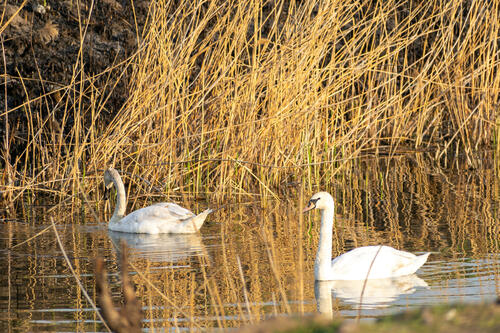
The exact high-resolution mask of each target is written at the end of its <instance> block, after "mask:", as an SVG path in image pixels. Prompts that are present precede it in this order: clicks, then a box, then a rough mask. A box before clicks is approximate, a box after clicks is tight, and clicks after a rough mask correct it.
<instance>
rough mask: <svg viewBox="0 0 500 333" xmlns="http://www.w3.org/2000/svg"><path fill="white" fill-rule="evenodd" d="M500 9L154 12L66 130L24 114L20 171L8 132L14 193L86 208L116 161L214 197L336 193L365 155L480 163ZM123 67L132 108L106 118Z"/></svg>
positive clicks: (358, 6)
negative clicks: (84, 196) (326, 187)
mask: <svg viewBox="0 0 500 333" xmlns="http://www.w3.org/2000/svg"><path fill="white" fill-rule="evenodd" d="M498 7H499V4H498V3H497V2H487V3H484V2H483V1H458V0H454V1H444V0H431V1H413V2H403V3H401V2H397V1H384V2H381V3H377V2H375V3H374V2H372V1H365V0H360V1H355V2H346V1H318V2H312V1H304V2H300V3H298V2H295V1H279V0H278V1H261V0H256V1H252V2H250V3H249V2H244V1H241V2H240V1H202V0H198V1H182V0H181V1H168V0H160V1H154V2H152V3H151V5H150V9H149V16H148V19H147V23H146V25H145V26H144V27H143V29H142V31H141V33H140V36H138V49H137V52H136V53H135V54H134V55H133V56H132V57H131V58H129V59H127V60H126V61H125V62H123V63H121V64H117V67H116V68H110V69H109V71H106V72H104V73H102V74H99V75H95V76H90V77H89V76H88V75H86V74H85V72H84V70H83V68H84V64H83V60H82V59H77V61H76V62H75V64H76V65H75V71H74V79H73V80H72V82H71V84H70V85H67V86H65V87H63V88H61V89H60V91H59V95H60V96H61V98H60V105H63V106H64V108H65V110H66V112H65V117H64V118H63V119H54V113H53V112H52V110H46V111H48V116H42V114H43V113H41V111H40V110H41V109H43V107H44V103H42V102H43V100H44V98H46V97H45V96H40V97H36V98H35V97H33V98H31V99H27V100H26V103H24V104H23V105H22V106H20V107H19V108H18V109H17V110H15V112H25V114H26V118H27V119H28V120H29V122H28V124H27V128H28V131H27V138H26V145H25V150H24V151H23V152H22V153H21V154H19V155H18V156H17V157H16V159H15V160H12V158H10V157H9V154H8V149H9V142H10V140H12V138H9V137H8V133H9V132H8V131H6V133H7V134H6V138H5V140H4V141H5V145H4V146H3V147H4V148H3V149H4V150H6V151H4V154H3V156H4V164H3V165H4V168H3V173H4V175H3V179H4V182H3V183H4V185H2V188H3V189H2V190H3V193H4V194H5V195H6V198H8V200H9V201H10V202H16V200H17V199H19V198H20V197H21V196H22V195H26V194H30V193H31V194H32V193H36V192H40V191H41V192H44V193H48V194H51V195H54V196H56V197H58V198H59V199H60V200H66V202H68V201H72V202H78V201H79V197H80V196H81V193H88V192H91V191H93V190H94V189H96V187H97V184H98V183H99V182H100V176H101V173H102V170H103V169H105V168H106V167H108V166H110V165H113V166H114V167H116V168H118V169H121V170H122V171H123V172H124V173H126V174H127V175H128V177H127V181H128V182H129V183H131V184H132V185H133V187H134V188H136V190H137V193H149V192H151V191H154V192H155V193H158V192H163V193H164V194H167V195H170V196H173V195H176V194H179V193H180V194H182V193H191V194H194V195H196V196H200V197H209V198H210V199H211V200H222V199H223V198H227V197H235V196H247V195H253V194H259V195H261V194H263V195H266V196H270V197H275V196H276V195H277V192H278V190H277V188H278V187H280V186H281V185H283V183H289V182H294V181H306V182H307V183H309V184H312V183H318V182H322V181H329V180H331V179H332V177H334V176H335V175H336V174H337V173H338V171H339V170H341V169H342V167H343V166H344V165H345V163H346V161H349V160H352V159H354V158H357V157H359V156H362V155H364V154H366V153H375V154H380V153H383V154H391V155H393V154H396V153H398V152H402V151H408V150H410V151H414V150H425V151H432V152H433V155H434V157H435V159H436V160H437V161H438V162H442V161H447V160H448V158H449V156H456V154H457V153H465V154H466V156H467V159H468V165H469V166H476V164H477V160H476V159H475V152H477V151H478V150H479V149H481V148H484V147H486V148H491V147H495V146H496V147H498V145H497V142H498V133H495V122H496V121H497V120H496V118H495V116H496V114H495V113H496V110H498V106H499V96H500V94H499V92H500V75H498V72H499V66H500V50H499V46H498V38H499V31H500V19H499V17H498V13H499V12H500V11H499V9H500V8H498ZM82 31H83V32H82V34H83V33H85V29H82ZM118 69H119V70H120V71H122V74H120V75H122V77H121V78H122V79H126V80H128V82H129V97H128V99H127V101H126V102H125V104H124V105H122V106H116V109H115V110H107V109H105V102H106V100H107V99H108V98H109V97H110V96H111V94H112V93H113V87H114V85H115V84H116V83H115V81H113V80H112V79H111V78H113V76H111V75H110V73H111V72H113V71H116V70H118ZM108 75H109V78H108V79H106V80H103V79H102V78H103V77H108ZM103 81H104V82H105V84H104V87H103V86H102V82H103ZM51 93H54V92H51ZM27 96H29V94H27ZM41 101H42V102H41ZM35 106H36V107H35ZM109 111H111V112H112V113H114V117H113V118H112V120H111V121H108V120H107V119H108V118H107V117H104V114H106V113H107V112H109ZM0 112H2V113H1V114H0V117H1V118H5V119H7V118H8V114H9V111H5V112H4V111H0ZM12 112H13V111H12ZM144 180H148V181H149V183H147V182H145V181H144ZM7 194H8V196H7ZM31 194H30V195H31Z"/></svg>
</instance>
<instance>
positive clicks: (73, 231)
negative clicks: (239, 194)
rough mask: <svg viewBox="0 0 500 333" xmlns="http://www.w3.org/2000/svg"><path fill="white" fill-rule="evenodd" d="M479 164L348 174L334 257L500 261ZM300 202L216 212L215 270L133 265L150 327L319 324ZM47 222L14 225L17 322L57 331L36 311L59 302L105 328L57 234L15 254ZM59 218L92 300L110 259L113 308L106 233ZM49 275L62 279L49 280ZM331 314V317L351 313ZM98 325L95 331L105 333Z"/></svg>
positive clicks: (404, 163) (489, 187)
mask: <svg viewBox="0 0 500 333" xmlns="http://www.w3.org/2000/svg"><path fill="white" fill-rule="evenodd" d="M478 160H480V159H479V158H478ZM482 160H483V165H482V167H480V168H477V169H470V170H467V171H461V170H464V169H465V167H464V165H466V163H467V162H466V161H464V162H461V161H457V162H455V163H454V164H453V168H452V169H450V168H441V167H439V166H438V165H436V163H435V161H434V159H433V155H432V154H427V153H420V154H417V155H410V156H406V157H393V158H385V159H368V158H367V159H362V160H356V161H353V162H352V163H351V162H350V163H348V164H346V169H345V171H343V172H342V173H340V174H339V177H338V180H337V181H336V184H335V185H334V187H332V188H328V186H327V185H325V186H324V187H325V189H327V190H329V191H330V192H331V193H334V194H335V195H334V196H335V198H336V200H337V217H336V224H335V230H334V244H333V255H334V256H336V255H338V254H341V253H343V252H345V251H346V250H348V249H350V248H351V247H353V246H363V245H373V244H386V245H391V246H394V247H397V248H400V249H405V250H407V251H412V252H413V251H434V253H433V254H432V256H431V258H430V261H434V260H446V261H448V260H453V261H455V262H458V261H459V259H460V258H463V257H466V258H484V257H485V256H486V255H488V254H490V253H499V252H500V244H499V243H498V242H499V241H498V240H499V239H500V229H499V226H498V214H497V209H498V207H497V205H498V203H497V202H498V201H497V199H498V197H497V194H496V193H497V192H496V191H497V186H498V182H497V175H496V173H495V172H494V171H493V169H492V168H493V166H492V165H489V164H488V162H487V161H489V160H490V159H489V156H485V158H484V159H482ZM457 163H458V164H457ZM461 163H464V164H461ZM301 186H303V185H301ZM310 186H314V185H313V184H311V185H310ZM322 187H323V186H322ZM298 190H299V191H297V193H295V192H293V191H291V192H290V193H287V194H286V195H281V194H280V200H272V199H268V200H266V201H265V202H262V206H263V207H265V209H264V208H262V207H261V206H259V202H256V203H254V204H253V205H241V206H240V207H238V206H236V205H230V206H228V207H226V209H223V210H220V211H217V212H216V213H215V214H214V216H213V217H212V218H211V219H209V220H208V221H207V225H205V226H204V227H203V228H202V230H201V235H202V236H204V235H210V237H207V238H204V239H203V242H204V245H205V246H206V248H207V252H208V254H209V255H210V258H211V259H210V260H211V261H210V263H208V262H207V258H206V256H205V255H200V256H199V257H196V256H195V257H189V258H186V259H183V260H182V261H180V262H177V263H175V265H174V266H173V267H170V266H171V264H169V263H166V264H165V263H161V262H155V261H153V260H148V259H147V258H143V257H139V258H135V259H131V260H130V267H131V271H132V272H130V273H131V276H130V277H131V279H133V282H134V284H135V285H136V286H137V297H138V298H139V300H140V302H141V303H142V304H143V305H144V307H145V309H144V319H145V322H144V323H143V325H144V327H145V328H151V329H152V328H158V329H160V328H165V329H171V328H176V327H179V328H183V327H187V328H193V329H196V328H210V327H239V326H242V325H245V324H247V323H250V318H249V315H251V319H252V321H254V322H259V321H262V320H264V319H266V318H268V317H270V316H273V315H274V314H295V313H313V312H315V311H316V307H315V304H314V301H313V300H314V289H313V288H314V281H313V280H314V276H313V266H314V256H315V252H316V249H317V242H318V236H319V235H318V233H319V225H318V222H317V221H318V216H317V215H316V213H313V214H311V217H305V218H304V217H303V216H301V215H300V211H301V209H300V205H302V204H304V197H307V196H308V195H309V194H310V193H309V190H307V191H305V195H301V194H300V191H302V190H303V189H300V188H299V189H298ZM139 203H140V204H142V202H139ZM28 208H29V207H28ZM26 212H30V210H27V211H26ZM44 212H45V211H44V210H41V209H39V208H37V207H35V208H34V209H33V210H32V213H33V215H32V216H31V218H30V219H29V221H30V224H28V225H26V224H22V223H14V222H9V228H10V230H11V231H10V232H11V233H12V235H13V236H12V240H11V241H10V242H11V245H12V247H11V248H12V250H11V257H10V259H9V260H11V261H12V262H11V263H10V266H9V267H10V270H11V272H15V271H16V269H17V267H18V265H25V266H23V267H25V268H24V269H25V271H23V272H27V273H25V275H26V278H24V279H22V280H21V281H20V282H16V279H11V282H10V283H11V284H12V283H20V285H19V286H17V287H16V288H14V287H12V289H11V290H12V292H13V295H12V299H18V300H24V302H20V303H21V305H23V306H25V307H26V309H28V310H26V312H23V313H22V314H20V316H22V319H23V320H20V321H21V322H22V327H23V328H25V330H28V331H29V330H34V329H33V327H34V326H35V324H33V323H31V322H30V320H29V319H30V318H29V317H31V318H33V317H35V318H40V317H41V316H44V317H41V318H42V319H46V320H49V319H51V317H49V316H48V315H46V314H40V313H37V312H36V311H35V310H36V309H39V308H41V307H42V308H48V309H50V308H51V306H53V305H52V304H53V303H56V304H60V302H62V301H60V299H64V302H66V303H65V307H70V308H74V309H77V310H78V311H76V314H75V315H74V316H73V315H71V316H70V319H72V320H75V321H76V320H84V319H96V320H97V318H95V317H94V316H95V315H94V313H93V312H89V311H85V310H84V309H85V308H87V307H88V306H87V301H86V300H85V299H84V298H83V297H81V296H80V295H81V291H80V288H79V287H77V286H75V283H74V277H73V275H72V274H70V273H68V271H67V269H66V267H67V265H66V262H65V261H64V259H63V258H61V257H59V253H60V252H59V247H58V245H57V243H55V242H54V237H53V233H50V232H43V233H40V234H39V235H38V236H37V237H35V238H33V239H31V240H29V241H28V243H25V244H22V245H19V246H17V247H13V246H14V245H16V244H18V243H21V242H22V241H24V240H25V239H27V238H30V237H29V235H36V234H38V233H39V232H40V231H43V227H40V228H39V229H36V230H34V227H36V225H37V224H38V223H40V221H42V222H43V218H44V217H43V213H44ZM97 213H98V214H100V215H99V220H101V221H105V220H106V217H105V216H104V214H103V212H102V210H101V211H98V212H97ZM51 214H53V215H56V214H57V216H58V218H57V219H56V220H57V221H58V223H57V226H58V228H59V229H58V231H59V233H60V235H63V237H61V241H62V242H63V244H64V248H65V249H66V251H67V252H68V257H69V258H70V261H71V263H72V266H73V267H74V270H75V274H76V275H77V276H78V277H79V279H80V280H81V282H82V284H83V285H84V287H85V288H86V289H87V290H89V289H91V288H92V286H93V279H92V278H91V277H89V276H87V275H86V273H88V272H92V271H93V265H92V263H91V262H90V261H87V260H85V258H94V257H96V256H97V255H101V256H105V257H106V258H108V270H109V271H110V277H109V278H110V287H111V294H112V295H113V298H114V300H115V302H116V301H117V300H118V299H119V297H117V296H116V295H118V294H119V292H118V286H119V284H118V283H117V281H116V279H117V278H116V275H114V273H116V272H118V271H119V270H118V268H117V266H116V264H114V263H115V262H116V261H117V260H116V254H115V251H114V250H113V246H112V244H111V242H110V239H109V237H108V234H107V232H105V231H103V230H102V229H100V230H97V231H95V230H93V229H91V231H86V230H85V229H82V228H84V227H80V226H79V225H78V224H79V223H77V222H76V221H83V222H84V223H83V224H85V223H90V222H91V221H93V217H92V216H90V217H89V218H87V219H85V218H82V217H81V216H75V215H74V211H73V209H72V207H71V205H60V206H59V208H58V209H55V210H53V211H52V213H51ZM73 219H74V220H73ZM301 219H303V221H302V222H301ZM218 222H220V223H218ZM90 227H91V226H89V228H90ZM25 253H27V254H30V255H29V256H28V259H27V260H26V261H25V262H23V263H21V262H19V261H16V259H15V258H17V257H16V255H19V254H25ZM47 256H48V257H47ZM238 258H239V259H240V263H241V266H240V265H238ZM492 265H495V263H493V264H492ZM496 265H497V266H495V267H493V266H492V267H491V268H490V269H491V270H492V271H493V272H496V275H495V278H496V279H497V281H498V279H499V276H500V275H499V273H500V271H499V268H500V267H498V264H496ZM240 267H241V273H240ZM424 267H425V266H424ZM477 269H478V270H480V269H481V268H477ZM12 274H14V273H12ZM463 274H464V268H463V267H460V266H459V265H458V264H457V269H456V270H454V271H450V272H448V273H446V274H443V275H442V276H441V277H440V278H442V279H444V280H447V279H450V280H451V279H454V278H458V277H461V276H462V275H463ZM477 274H478V275H479V274H481V271H478V272H477ZM53 275H59V276H61V277H59V278H48V277H47V276H53ZM23 276H24V275H23ZM242 276H243V279H242ZM443 283H446V281H445V282H443ZM41 285H43V289H41V287H40V286H41ZM497 285H498V284H497ZM245 291H246V295H247V296H246V298H245V295H244V293H245ZM75 295H77V297H75ZM55 297H57V298H58V299H57V300H55ZM302 300H306V301H307V302H304V303H302V302H301V301H302ZM333 303H334V304H333V306H334V307H335V308H334V311H335V310H339V309H343V308H344V307H345V305H341V304H339V303H338V302H333ZM12 311H13V310H12V309H11V312H12ZM31 311H32V312H31ZM55 316H59V314H56V315H55ZM60 316H63V314H60ZM68 325H69V324H68ZM74 325H80V326H79V328H80V329H81V330H82V331H85V330H90V329H91V328H89V325H92V324H84V323H82V321H80V322H79V323H78V324H74ZM99 325H100V324H96V327H95V328H92V329H93V330H99V329H101V330H102V328H101V327H100V326H99ZM61 330H62V329H61ZM65 330H69V329H65Z"/></svg>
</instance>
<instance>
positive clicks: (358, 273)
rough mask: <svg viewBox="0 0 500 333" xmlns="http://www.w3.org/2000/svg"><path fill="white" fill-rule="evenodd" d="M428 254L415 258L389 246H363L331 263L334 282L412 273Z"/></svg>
mask: <svg viewBox="0 0 500 333" xmlns="http://www.w3.org/2000/svg"><path fill="white" fill-rule="evenodd" d="M428 256H429V254H428V253H427V254H424V255H422V256H418V257H417V256H416V255H414V254H412V253H409V252H404V251H399V250H396V249H394V248H392V247H389V246H364V247H359V248H356V249H354V250H351V251H349V252H347V253H344V254H343V255H341V256H339V257H337V258H335V259H334V260H333V261H332V276H333V277H334V279H335V280H364V279H366V278H367V277H368V279H383V278H389V277H396V276H403V275H408V274H412V273H414V272H415V271H416V270H417V269H418V268H419V267H420V266H422V265H423V264H424V263H425V261H426V260H427V257H428Z"/></svg>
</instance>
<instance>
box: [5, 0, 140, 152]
mask: <svg viewBox="0 0 500 333" xmlns="http://www.w3.org/2000/svg"><path fill="white" fill-rule="evenodd" d="M131 3H132V2H131V1H123V0H97V1H92V0H80V1H78V0H64V1H59V0H27V1H24V2H23V1H20V0H17V1H16V0H9V1H7V2H2V3H1V5H0V6H1V7H0V8H1V9H0V12H1V13H2V16H1V18H2V20H1V22H2V23H1V25H0V26H1V30H0V41H1V44H2V50H1V51H2V57H1V58H0V60H1V61H0V68H1V70H0V72H1V73H2V76H1V77H0V83H1V89H2V91H1V93H0V110H2V113H3V112H4V110H10V112H9V113H8V117H7V118H8V122H9V124H10V126H9V127H10V129H9V132H11V133H10V134H11V135H10V136H11V137H12V138H13V139H12V142H11V145H10V146H11V153H13V154H14V155H15V154H16V147H18V148H21V147H22V146H24V145H23V138H26V137H27V135H24V134H25V133H26V131H27V130H28V127H27V126H26V122H27V118H28V117H27V113H28V112H29V109H36V110H37V112H35V113H38V112H40V111H41V117H42V118H43V119H45V117H47V116H48V115H49V113H52V112H53V114H52V115H51V117H50V118H52V119H53V120H55V121H56V122H57V120H60V119H61V118H62V116H63V114H62V113H63V112H67V110H68V109H71V108H72V107H71V105H70V106H69V107H68V105H65V104H66V101H68V100H69V101H70V103H71V98H64V97H65V94H71V92H69V91H67V90H68V89H64V88H67V87H69V86H72V87H73V88H76V89H82V90H83V91H84V92H85V91H86V89H88V87H89V85H90V83H89V82H90V81H92V85H93V86H94V88H95V87H96V86H97V88H99V87H105V86H107V87H108V91H106V90H103V91H102V92H103V93H104V94H103V96H108V95H109V98H108V100H107V101H106V104H105V112H104V114H113V111H114V110H116V109H117V108H119V107H120V106H121V105H122V104H123V102H124V101H125V99H126V97H127V86H126V82H127V80H126V73H125V75H123V73H122V72H123V68H124V66H123V65H121V64H120V63H122V62H123V60H125V59H127V57H128V56H130V55H131V54H133V52H134V51H135V50H136V46H137V38H138V32H137V31H136V26H137V27H138V30H139V34H140V31H141V30H142V26H143V24H144V21H145V18H146V15H147V10H148V6H149V1H144V0H137V1H134V2H133V3H134V6H135V8H134V10H133V9H132V7H131ZM134 13H135V14H134ZM136 21H137V25H136ZM82 36H83V38H82ZM82 39H83V40H82ZM81 45H83V47H81ZM80 50H81V52H80ZM109 68H114V69H113V70H111V71H107V72H106V73H105V74H104V75H100V76H98V77H97V78H94V79H91V80H89V78H92V77H93V76H94V75H96V74H101V73H103V72H104V71H105V70H107V69H109ZM82 69H83V70H82ZM5 73H6V74H7V75H5ZM120 75H123V76H122V77H121V79H120V80H118V78H119V76H120ZM82 79H83V81H84V82H85V83H84V84H83V85H81V86H79V85H78V84H77V85H74V84H73V85H72V82H73V81H72V80H74V81H76V82H80V81H82ZM117 80H118V84H117V85H116V86H114V87H113V84H110V82H112V83H114V82H116V81H117ZM106 82H108V83H107V84H106ZM110 87H113V91H112V93H110V91H109V90H110V89H111V88H110ZM74 95H75V96H79V95H80V94H79V93H75V94H74ZM40 96H45V97H43V98H39V97H40ZM87 97H89V96H87ZM95 97H100V96H95ZM28 101H31V103H29V105H28V103H27V102H28ZM73 102H75V104H76V101H73ZM79 103H82V104H84V105H80V106H79V107H78V109H80V110H81V109H85V108H86V107H85V104H87V105H88V104H89V103H90V97H89V98H84V99H83V100H80V101H79ZM28 106H29V107H28ZM49 110H50V111H49ZM72 119H73V117H68V120H67V121H68V123H66V126H67V125H71V122H72V121H73V120H72ZM48 120H50V119H48ZM1 122H2V126H0V137H2V138H4V135H5V131H6V128H8V127H6V126H4V122H5V117H2V120H1ZM48 123H53V121H52V122H50V121H49V122H48ZM67 127H68V128H70V127H71V126H67Z"/></svg>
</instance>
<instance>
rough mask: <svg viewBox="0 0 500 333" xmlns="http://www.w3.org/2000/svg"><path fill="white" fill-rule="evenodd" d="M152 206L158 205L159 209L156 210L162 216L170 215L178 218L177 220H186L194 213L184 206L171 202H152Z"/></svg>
mask: <svg viewBox="0 0 500 333" xmlns="http://www.w3.org/2000/svg"><path fill="white" fill-rule="evenodd" d="M153 206H158V207H159V208H160V209H159V210H158V211H157V212H158V213H159V214H161V215H162V216H167V215H170V216H172V217H175V218H178V219H179V220H186V219H188V218H191V217H193V216H195V214H194V213H193V212H192V211H190V210H189V209H186V208H184V207H181V206H179V205H178V204H175V203H172V202H160V203H157V204H154V205H153Z"/></svg>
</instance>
